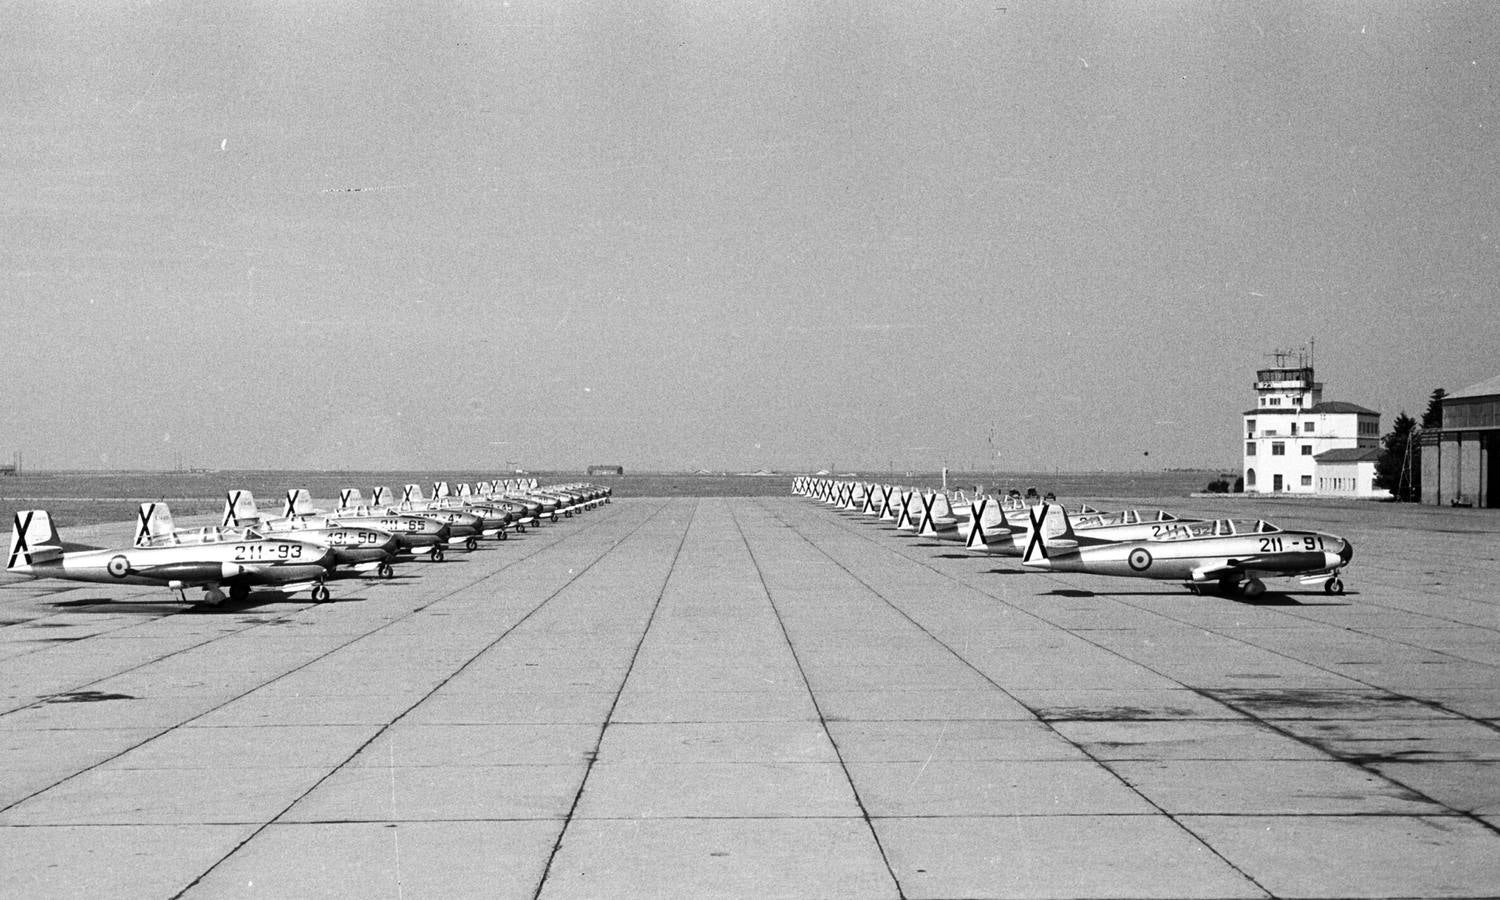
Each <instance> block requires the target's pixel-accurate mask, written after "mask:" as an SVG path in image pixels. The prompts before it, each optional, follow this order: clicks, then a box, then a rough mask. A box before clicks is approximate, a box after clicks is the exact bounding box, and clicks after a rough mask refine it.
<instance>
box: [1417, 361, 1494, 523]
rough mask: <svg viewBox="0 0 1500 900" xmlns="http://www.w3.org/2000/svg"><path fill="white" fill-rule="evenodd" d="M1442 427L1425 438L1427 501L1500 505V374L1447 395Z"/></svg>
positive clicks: (1424, 490)
mask: <svg viewBox="0 0 1500 900" xmlns="http://www.w3.org/2000/svg"><path fill="white" fill-rule="evenodd" d="M1441 408H1442V414H1443V419H1442V427H1440V428H1429V429H1427V430H1426V431H1423V432H1422V436H1421V438H1420V444H1419V446H1420V447H1421V453H1422V502H1424V503H1429V504H1433V505H1436V506H1488V507H1500V492H1497V491H1496V489H1495V485H1496V480H1497V477H1500V376H1496V377H1494V378H1491V379H1490V380H1488V381H1481V382H1480V383H1479V384H1475V385H1470V386H1469V387H1466V388H1464V389H1463V390H1461V391H1455V392H1454V393H1452V394H1449V395H1448V396H1446V397H1444V398H1443V399H1442V403H1441Z"/></svg>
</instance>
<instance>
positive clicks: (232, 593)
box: [229, 584, 250, 603]
mask: <svg viewBox="0 0 1500 900" xmlns="http://www.w3.org/2000/svg"><path fill="white" fill-rule="evenodd" d="M229 599H230V601H231V602H233V603H244V602H245V601H246V600H249V599H250V585H248V584H231V585H230V586H229Z"/></svg>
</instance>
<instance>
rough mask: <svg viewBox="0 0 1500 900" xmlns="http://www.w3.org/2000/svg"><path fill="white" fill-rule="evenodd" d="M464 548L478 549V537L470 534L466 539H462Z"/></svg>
mask: <svg viewBox="0 0 1500 900" xmlns="http://www.w3.org/2000/svg"><path fill="white" fill-rule="evenodd" d="M464 549H465V550H478V549H479V538H477V537H474V536H473V535H470V536H469V539H468V540H467V541H464Z"/></svg>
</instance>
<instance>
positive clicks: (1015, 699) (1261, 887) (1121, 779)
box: [762, 506, 1275, 896]
mask: <svg viewBox="0 0 1500 900" xmlns="http://www.w3.org/2000/svg"><path fill="white" fill-rule="evenodd" d="M762 508H764V506H763V507H762ZM766 512H767V513H768V514H770V515H772V516H774V517H775V518H776V519H777V520H778V521H780V522H781V523H782V524H783V525H785V526H786V527H787V528H788V529H790V530H791V532H792V533H793V534H795V535H797V537H799V538H801V539H802V540H803V542H804V543H806V544H807V545H808V546H810V547H812V548H813V549H814V550H816V551H817V552H818V553H819V554H821V555H822V556H823V557H824V558H825V559H827V560H828V561H829V562H830V563H832V564H833V565H835V566H837V567H838V568H839V569H840V570H841V571H842V572H843V573H844V574H845V575H847V576H848V577H849V578H850V579H852V580H853V581H855V582H856V583H858V584H860V585H861V586H863V587H864V589H865V590H867V591H869V592H870V594H872V595H873V596H874V597H875V598H876V599H878V600H879V601H880V602H882V603H884V604H885V605H886V606H888V607H890V609H891V611H893V612H895V613H896V614H897V615H899V616H901V617H902V618H903V619H905V620H906V621H907V622H909V623H911V625H912V627H914V628H916V629H917V630H918V631H920V632H922V634H924V635H926V636H927V638H928V640H930V641H932V642H933V643H935V644H937V645H938V646H939V647H942V648H943V649H944V650H946V651H947V652H948V653H949V654H951V655H952V656H953V658H954V659H956V660H958V661H959V663H961V664H962V665H963V666H965V667H966V668H968V669H969V671H971V672H973V673H974V674H975V675H977V676H979V677H980V678H981V679H983V680H984V681H985V682H986V683H988V684H989V685H990V686H991V687H993V688H994V689H995V690H997V691H999V692H1000V693H1002V694H1004V695H1005V696H1006V697H1007V698H1009V699H1010V700H1011V701H1012V702H1014V703H1015V704H1017V705H1018V706H1020V707H1022V708H1023V709H1025V710H1026V711H1027V712H1029V713H1031V715H1032V716H1033V717H1034V718H1035V719H1036V720H1037V722H1038V723H1040V724H1041V725H1042V726H1043V727H1045V728H1046V729H1047V730H1048V731H1050V732H1052V734H1054V735H1055V736H1056V737H1057V738H1058V739H1059V740H1062V741H1064V742H1066V743H1068V744H1070V745H1072V746H1073V747H1074V748H1076V749H1077V750H1078V752H1079V753H1082V754H1083V755H1084V756H1086V757H1088V759H1089V760H1090V761H1092V762H1093V763H1094V764H1095V765H1097V766H1098V767H1099V768H1101V769H1103V770H1104V771H1106V772H1108V773H1109V774H1110V776H1111V777H1113V778H1114V779H1115V780H1116V781H1118V782H1120V784H1121V785H1123V786H1124V787H1125V789H1126V790H1128V791H1130V792H1131V793H1132V794H1135V795H1136V796H1137V797H1139V798H1140V799H1141V802H1142V803H1145V804H1146V805H1148V806H1150V807H1151V808H1152V809H1155V810H1156V811H1157V813H1158V814H1160V815H1161V816H1162V817H1163V818H1165V819H1166V820H1167V821H1169V822H1171V823H1172V824H1173V825H1174V826H1176V827H1177V828H1178V829H1180V830H1181V831H1182V832H1183V833H1184V834H1186V835H1188V836H1189V837H1191V838H1192V839H1193V840H1194V841H1196V842H1197V843H1198V844H1199V845H1200V846H1202V847H1203V849H1204V850H1206V851H1207V852H1209V853H1211V854H1213V856H1214V857H1215V858H1216V859H1218V860H1219V861H1220V862H1222V863H1223V864H1224V865H1225V866H1227V867H1228V868H1229V869H1230V870H1231V871H1233V872H1234V873H1236V874H1237V875H1239V876H1240V877H1241V878H1243V879H1245V881H1247V882H1249V883H1250V884H1252V885H1254V886H1255V887H1256V888H1257V889H1259V890H1261V891H1263V892H1265V894H1266V895H1267V896H1275V894H1274V893H1273V892H1272V891H1271V890H1270V889H1268V888H1267V887H1266V886H1265V885H1263V884H1261V883H1260V882H1259V881H1258V880H1257V879H1256V878H1255V877H1254V876H1252V875H1251V874H1250V873H1249V872H1246V871H1245V870H1244V869H1242V868H1241V867H1239V866H1237V865H1235V864H1234V862H1232V861H1231V860H1230V859H1229V858H1227V857H1226V856H1224V854H1222V853H1220V852H1219V851H1218V850H1217V849H1215V848H1214V846H1213V845H1212V844H1210V843H1209V842H1208V841H1206V840H1204V839H1203V836H1202V835H1200V834H1198V833H1197V832H1196V831H1194V830H1193V829H1192V828H1189V827H1188V826H1187V825H1186V824H1184V823H1183V822H1182V821H1181V820H1180V819H1178V818H1177V817H1176V816H1174V815H1173V814H1172V813H1170V812H1168V811H1167V809H1166V808H1165V807H1163V806H1162V805H1161V804H1159V803H1157V802H1156V801H1155V800H1152V799H1151V798H1150V797H1148V796H1146V795H1145V794H1144V793H1142V792H1141V791H1140V789H1139V788H1137V787H1136V786H1135V785H1133V784H1131V783H1130V782H1129V781H1128V780H1126V779H1125V778H1124V777H1123V776H1121V775H1120V773H1119V772H1117V771H1115V769H1114V767H1112V766H1110V765H1109V763H1108V762H1106V761H1105V760H1103V759H1100V758H1099V757H1098V756H1095V755H1094V754H1093V753H1090V752H1089V751H1088V749H1087V748H1085V747H1084V746H1082V745H1081V744H1079V743H1078V742H1076V741H1072V740H1069V739H1068V737H1067V736H1066V735H1064V734H1063V733H1062V732H1060V731H1058V730H1057V728H1056V727H1055V726H1054V725H1053V724H1052V723H1051V722H1049V721H1047V720H1046V719H1043V718H1042V717H1041V715H1040V713H1039V711H1038V710H1037V709H1036V707H1034V706H1032V705H1031V704H1029V703H1026V702H1025V701H1023V700H1021V698H1019V697H1017V696H1016V695H1015V694H1012V693H1011V692H1010V691H1007V690H1006V689H1005V688H1004V687H1002V686H1001V685H1000V683H999V682H997V681H995V679H993V678H991V677H990V676H989V674H988V673H987V672H985V671H984V670H983V669H981V668H979V667H978V666H976V665H974V663H973V662H971V661H970V660H969V659H968V658H967V657H965V656H964V655H963V654H962V653H960V652H958V651H957V650H955V649H954V648H953V645H951V644H949V643H948V642H947V641H945V640H943V639H942V638H940V637H938V636H937V635H935V634H933V633H932V632H931V631H930V630H928V628H927V627H926V626H925V625H923V624H922V623H921V622H918V621H917V620H916V619H915V618H913V617H912V615H911V614H910V613H908V612H907V611H906V610H904V609H902V608H901V607H900V606H898V605H897V604H896V603H894V602H893V601H892V600H891V599H890V598H889V597H887V596H885V595H884V594H882V593H881V592H880V590H879V589H878V588H876V587H875V586H874V585H872V584H870V582H868V581H866V580H865V579H864V578H863V577H861V576H860V575H859V574H857V573H856V572H854V570H852V569H850V568H849V567H848V566H846V565H844V563H843V562H842V561H841V560H839V559H837V558H835V557H834V556H833V555H832V554H830V553H829V552H828V551H827V550H825V549H824V548H823V547H822V546H820V545H819V544H818V543H816V542H815V541H813V540H812V539H811V538H809V537H808V536H807V535H806V534H805V533H804V532H803V531H802V529H801V528H799V527H797V525H796V524H795V523H793V522H788V521H787V520H786V519H785V518H783V517H782V516H780V515H778V514H777V513H775V512H773V511H771V510H769V509H768V510H766ZM860 537H864V536H863V535H860ZM865 539H866V540H868V541H869V542H870V543H878V542H876V541H874V539H872V538H868V537H866V538H865ZM897 555H898V556H900V557H901V558H902V559H905V560H906V561H907V562H909V563H911V564H912V565H914V566H918V567H920V568H924V569H927V570H928V571H931V572H933V573H935V574H937V575H939V576H940V577H942V578H944V579H946V580H948V581H952V582H954V583H956V584H958V585H960V586H962V587H963V588H965V589H966V590H971V591H975V592H977V593H980V594H983V595H984V596H986V597H989V598H990V599H992V600H995V601H997V602H999V603H1003V604H1005V605H1006V606H1008V607H1010V608H1011V609H1014V610H1016V611H1017V612H1019V613H1022V614H1024V615H1027V616H1030V617H1031V618H1033V619H1036V620H1037V621H1040V622H1045V623H1046V624H1048V625H1051V626H1052V627H1054V628H1058V629H1060V630H1062V631H1066V632H1068V633H1069V634H1073V632H1071V631H1069V630H1068V629H1066V628H1062V626H1059V625H1057V624H1055V623H1052V622H1048V621H1047V620H1046V619H1044V618H1042V617H1040V616H1038V615H1036V614H1035V613H1032V612H1029V611H1028V610H1024V609H1021V608H1020V607H1018V606H1016V605H1014V604H1012V603H1008V602H1006V601H1005V600H1004V599H1002V598H1000V597H996V596H994V595H993V594H989V593H987V592H984V591H980V590H979V589H978V588H975V587H974V586H972V585H969V584H967V583H965V582H963V581H960V580H959V579H957V578H954V577H953V576H952V575H949V574H948V573H947V572H944V571H942V570H941V569H938V568H936V567H935V566H932V565H930V564H928V563H926V562H924V561H922V560H916V559H912V558H911V557H909V556H907V555H906V554H904V553H900V552H897ZM1075 637H1079V639H1080V640H1083V641H1085V642H1087V643H1089V644H1091V645H1093V646H1095V647H1097V648H1098V649H1100V650H1103V651H1105V652H1106V653H1109V654H1111V655H1113V656H1117V657H1119V658H1121V659H1124V657H1123V656H1120V654H1118V653H1116V652H1115V651H1114V650H1111V649H1110V648H1108V647H1104V646H1101V645H1100V644H1098V643H1096V642H1094V641H1091V640H1089V639H1088V638H1084V637H1081V636H1077V635H1075ZM1127 662H1131V660H1127ZM1136 664H1137V665H1140V664H1139V663H1136ZM1142 668H1145V669H1147V670H1148V671H1154V670H1151V669H1150V667H1148V666H1142ZM1155 674H1157V675H1161V677H1163V678H1167V679H1168V680H1169V681H1173V682H1175V683H1177V684H1181V682H1179V681H1177V680H1176V679H1175V678H1171V677H1170V676H1166V675H1162V673H1160V672H1156V673H1155ZM1183 687H1184V688H1186V687H1187V686H1186V685H1183ZM1189 690H1191V689H1190V688H1189ZM1210 699H1211V698H1210Z"/></svg>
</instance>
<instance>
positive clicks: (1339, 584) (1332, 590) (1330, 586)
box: [1323, 578, 1344, 594]
mask: <svg viewBox="0 0 1500 900" xmlns="http://www.w3.org/2000/svg"><path fill="white" fill-rule="evenodd" d="M1343 592H1344V580H1343V579H1342V578H1330V579H1328V580H1327V581H1325V582H1323V593H1325V594H1342V593H1343Z"/></svg>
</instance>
